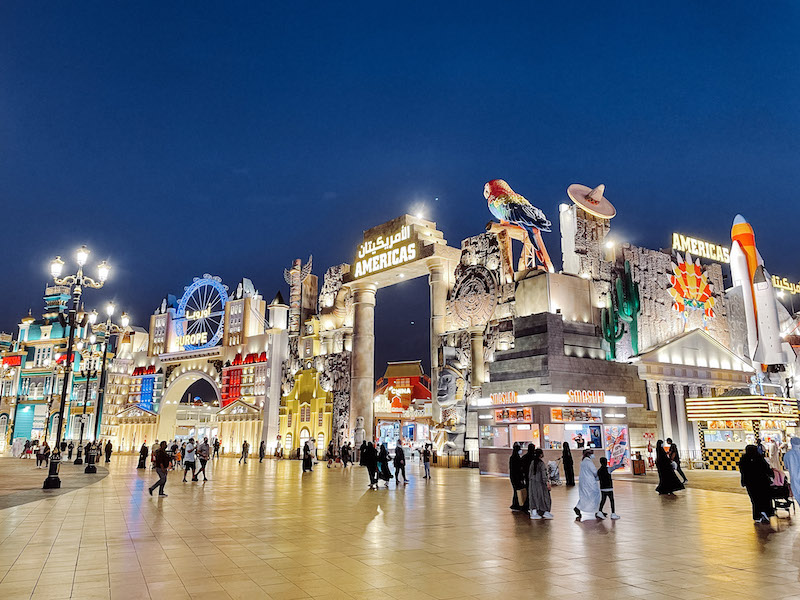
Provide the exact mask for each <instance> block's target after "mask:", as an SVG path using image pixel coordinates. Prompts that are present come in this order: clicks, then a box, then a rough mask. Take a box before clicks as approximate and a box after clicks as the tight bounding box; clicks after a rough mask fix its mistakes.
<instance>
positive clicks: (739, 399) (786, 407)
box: [686, 390, 800, 471]
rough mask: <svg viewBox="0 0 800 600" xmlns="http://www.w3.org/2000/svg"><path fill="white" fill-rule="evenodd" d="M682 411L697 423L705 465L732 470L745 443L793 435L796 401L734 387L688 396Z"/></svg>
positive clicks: (786, 437)
mask: <svg viewBox="0 0 800 600" xmlns="http://www.w3.org/2000/svg"><path fill="white" fill-rule="evenodd" d="M686 413H687V415H688V418H689V420H690V421H692V422H694V423H697V425H698V433H699V437H700V447H701V450H702V457H703V460H704V461H706V462H707V463H708V466H709V468H711V469H716V470H723V471H731V470H736V465H737V463H738V461H739V458H740V457H741V455H742V452H744V448H745V446H747V445H748V444H755V443H756V439H757V438H759V439H760V440H761V441H762V442H763V443H765V444H766V443H767V442H768V441H774V442H776V443H777V444H778V445H779V446H780V444H782V443H783V442H787V441H788V438H789V437H790V436H792V435H796V431H797V426H798V417H800V415H798V409H797V401H796V400H795V399H794V398H782V397H778V396H753V395H749V394H748V391H747V390H737V391H733V392H731V393H729V394H723V395H722V396H716V397H709V398H689V399H687V400H686Z"/></svg>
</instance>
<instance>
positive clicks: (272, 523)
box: [0, 456, 800, 600]
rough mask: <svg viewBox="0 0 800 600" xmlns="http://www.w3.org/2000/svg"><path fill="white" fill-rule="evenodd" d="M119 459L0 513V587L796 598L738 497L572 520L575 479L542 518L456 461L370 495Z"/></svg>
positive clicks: (0, 591)
mask: <svg viewBox="0 0 800 600" xmlns="http://www.w3.org/2000/svg"><path fill="white" fill-rule="evenodd" d="M19 462H20V461H14V460H13V459H0V479H3V480H6V479H7V477H8V475H9V473H12V472H14V471H15V470H17V469H19V468H21V467H20V466H19V464H18V463H19ZM135 466H136V458H135V457H132V456H120V457H115V458H114V459H113V461H112V463H111V465H110V468H109V474H108V476H106V477H102V473H101V474H100V475H101V477H100V478H99V479H97V480H96V481H95V482H94V483H92V484H90V485H88V486H85V487H83V488H80V489H76V490H73V491H70V492H68V493H64V494H60V495H47V497H46V499H42V500H34V501H27V499H26V501H25V502H24V503H22V504H19V505H17V506H13V507H10V508H4V509H2V510H0V540H2V543H0V577H2V581H1V582H0V598H3V599H4V600H12V599H17V598H37V599H38V598H42V599H45V598H46V599H51V600H59V599H62V598H81V599H86V600H90V599H95V598H113V599H132V598H153V599H156V598H165V599H170V600H179V599H182V598H193V599H213V600H225V599H228V598H240V599H247V600H250V599H257V598H275V599H294V598H319V599H323V598H325V599H331V600H332V599H336V598H342V599H345V598H347V599H349V598H357V599H369V600H379V599H385V600H391V599H394V600H405V599H408V600H412V599H413V600H427V599H445V598H458V599H462V600H463V599H480V600H490V599H502V600H507V599H508V598H512V597H513V598H542V599H544V598H567V597H574V598H577V597H585V598H592V599H593V600H605V599H612V598H614V599H617V598H659V599H663V598H680V599H683V600H694V599H701V598H728V599H732V600H733V599H750V598H754V597H763V598H771V599H777V598H800V589H798V573H799V572H800V542H799V541H798V531H800V530H798V527H797V526H796V519H794V518H793V519H781V520H780V521H779V524H778V526H777V528H774V529H773V528H771V527H769V526H754V525H753V523H752V520H751V518H750V507H749V502H748V499H747V496H746V495H743V494H740V493H730V492H722V491H713V490H709V489H699V488H693V489H689V490H687V491H686V492H683V493H681V494H680V495H679V496H678V497H675V498H668V497H659V496H657V495H656V494H655V493H654V492H653V487H652V485H651V484H650V483H645V482H638V481H636V482H635V481H628V480H624V479H622V478H620V479H618V480H617V482H616V495H617V505H618V506H617V509H618V510H617V512H619V513H620V514H621V515H622V519H621V520H620V521H617V522H612V521H610V520H606V521H602V522H601V521H595V520H590V521H585V522H576V520H575V516H574V514H573V513H572V506H573V504H574V503H575V501H576V497H577V489H575V488H572V489H567V488H565V487H559V488H555V489H554V491H553V506H554V510H553V512H554V513H555V519H554V520H553V521H549V522H548V521H535V522H534V521H531V520H530V519H529V518H527V516H525V515H523V514H514V513H512V512H511V511H509V510H508V505H509V503H510V499H511V493H510V486H509V484H508V482H507V481H506V480H504V479H499V478H492V477H481V476H480V475H478V473H477V472H475V471H471V470H447V469H435V470H434V472H433V476H434V477H433V480H432V481H426V480H424V479H422V478H421V477H420V475H421V473H420V469H419V466H418V464H417V463H414V464H413V465H412V466H411V468H410V472H409V475H410V476H411V478H412V481H411V484H410V485H408V486H405V487H403V486H402V485H401V486H400V488H399V489H395V484H394V482H392V483H391V487H390V489H383V488H382V489H380V490H378V491H370V490H368V489H367V475H366V473H365V471H364V470H363V469H361V468H359V467H353V468H352V469H349V468H348V469H347V470H342V469H341V468H337V469H327V468H325V466H324V464H322V463H320V465H318V466H317V468H316V469H315V470H314V472H313V473H311V474H305V475H302V474H301V472H300V463H299V462H296V461H279V462H276V461H272V460H269V461H265V462H264V463H263V464H259V463H258V460H257V459H256V460H251V461H250V463H249V464H247V465H239V464H238V463H237V462H236V460H235V459H231V458H224V459H221V460H219V461H217V462H216V463H215V464H214V465H213V467H212V468H211V469H210V470H211V481H209V482H208V483H205V484H203V483H186V484H184V483H181V475H180V473H171V474H170V478H169V483H168V485H167V493H168V494H169V497H168V498H164V499H158V498H157V497H150V496H149V495H148V494H147V487H148V485H150V483H151V482H152V481H153V480H154V476H153V475H152V474H151V472H150V471H149V470H148V471H147V472H144V471H137V470H136V469H135ZM31 468H32V466H31ZM33 470H34V471H36V470H35V469H33ZM36 474H37V475H41V477H40V478H41V479H44V471H38V472H37V473H36ZM711 475H713V474H704V476H706V477H708V476H711ZM80 476H82V473H73V472H70V473H65V474H64V477H65V479H67V478H73V477H80ZM690 476H691V473H690ZM724 476H725V475H723V477H724ZM728 477H729V476H728ZM39 493H40V494H41V495H42V496H44V495H45V494H46V492H39ZM798 518H800V517H798Z"/></svg>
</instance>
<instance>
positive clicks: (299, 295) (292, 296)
mask: <svg viewBox="0 0 800 600" xmlns="http://www.w3.org/2000/svg"><path fill="white" fill-rule="evenodd" d="M312 260H313V256H309V257H308V262H307V263H306V264H305V265H304V264H303V261H302V260H300V259H299V258H297V259H295V260H294V262H293V263H292V268H291V269H284V270H283V278H284V279H285V280H286V283H288V284H289V335H290V336H296V335H300V325H301V323H300V304H301V302H302V299H303V282H304V281H305V279H306V277H308V275H309V274H310V273H311V264H312Z"/></svg>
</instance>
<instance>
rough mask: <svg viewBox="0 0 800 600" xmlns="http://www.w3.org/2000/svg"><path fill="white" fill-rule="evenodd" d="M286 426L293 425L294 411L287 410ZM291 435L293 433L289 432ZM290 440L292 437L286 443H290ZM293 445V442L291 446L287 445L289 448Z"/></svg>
mask: <svg viewBox="0 0 800 600" xmlns="http://www.w3.org/2000/svg"><path fill="white" fill-rule="evenodd" d="M286 426H287V427H291V426H292V411H287V412H286ZM289 435H291V434H289ZM289 441H291V439H288V441H287V442H286V443H287V444H288V443H289ZM291 447H292V446H291V444H290V445H289V446H287V448H291Z"/></svg>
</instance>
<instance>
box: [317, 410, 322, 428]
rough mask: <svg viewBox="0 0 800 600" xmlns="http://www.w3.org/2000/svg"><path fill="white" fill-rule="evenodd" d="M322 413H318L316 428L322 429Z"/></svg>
mask: <svg viewBox="0 0 800 600" xmlns="http://www.w3.org/2000/svg"><path fill="white" fill-rule="evenodd" d="M322 415H323V413H322V411H319V420H318V421H317V426H319V427H322Z"/></svg>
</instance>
